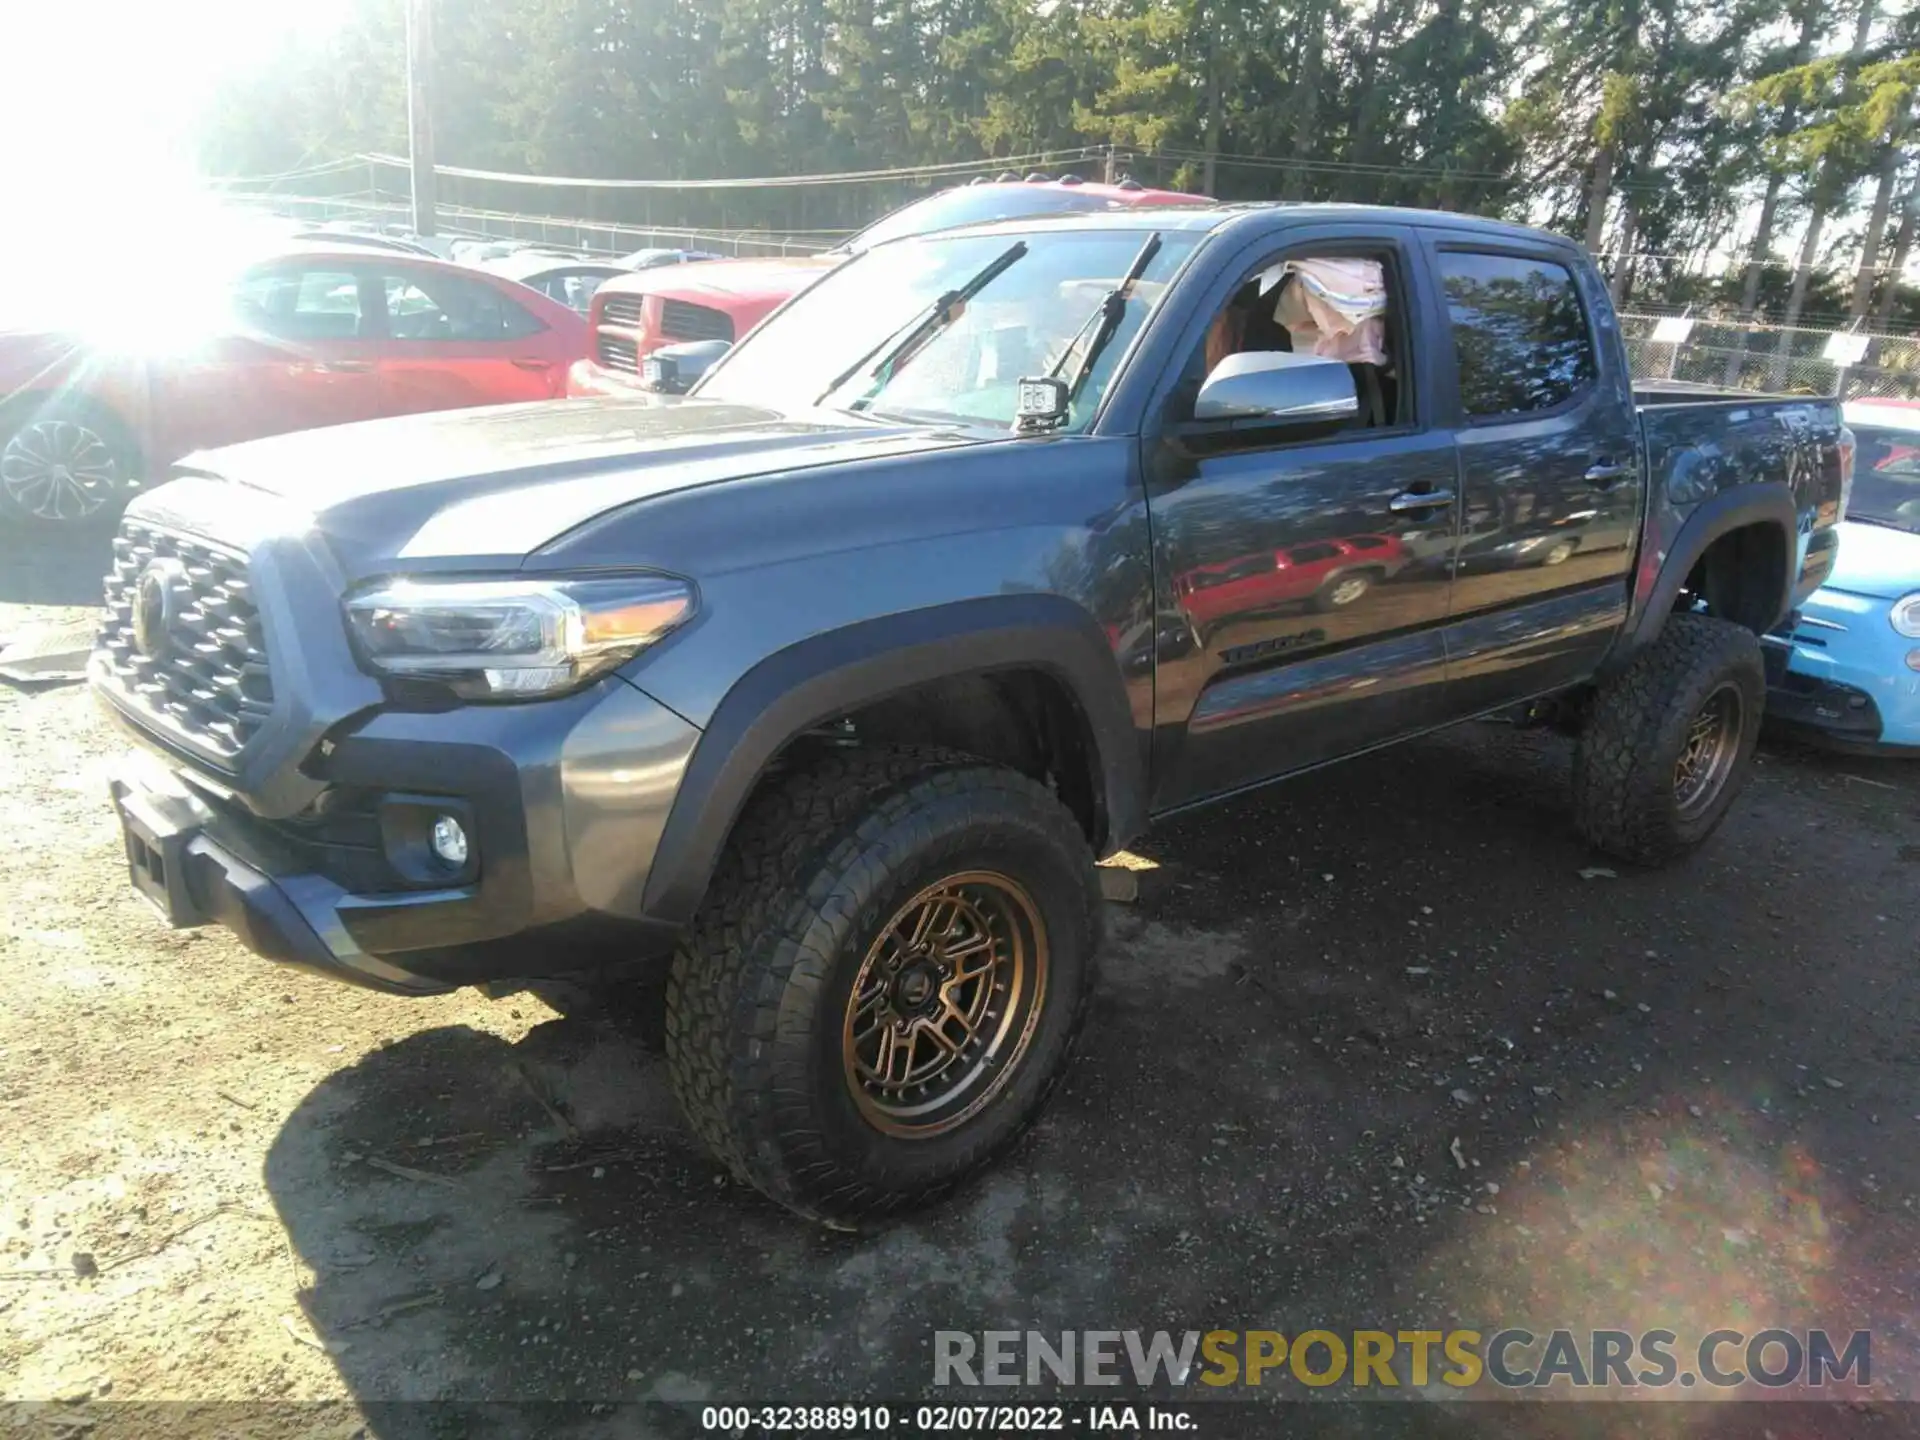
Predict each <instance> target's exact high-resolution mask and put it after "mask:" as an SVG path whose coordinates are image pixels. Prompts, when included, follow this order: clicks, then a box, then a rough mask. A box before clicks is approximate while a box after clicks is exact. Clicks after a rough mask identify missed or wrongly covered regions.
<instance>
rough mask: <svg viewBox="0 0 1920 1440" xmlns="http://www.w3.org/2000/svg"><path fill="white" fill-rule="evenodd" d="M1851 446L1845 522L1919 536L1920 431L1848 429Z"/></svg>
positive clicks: (1859, 427)
mask: <svg viewBox="0 0 1920 1440" xmlns="http://www.w3.org/2000/svg"><path fill="white" fill-rule="evenodd" d="M1849 428H1851V429H1852V431H1853V438H1854V443H1855V444H1856V445H1857V446H1858V447H1859V448H1858V449H1857V450H1855V452H1854V461H1853V500H1852V501H1851V503H1849V505H1848V506H1847V518H1848V519H1849V520H1873V521H1878V522H1879V523H1880V524H1883V525H1898V526H1900V527H1901V528H1902V529H1904V530H1912V531H1914V532H1915V533H1916V534H1920V430H1880V429H1875V428H1874V427H1872V426H1868V425H1854V426H1851V427H1849Z"/></svg>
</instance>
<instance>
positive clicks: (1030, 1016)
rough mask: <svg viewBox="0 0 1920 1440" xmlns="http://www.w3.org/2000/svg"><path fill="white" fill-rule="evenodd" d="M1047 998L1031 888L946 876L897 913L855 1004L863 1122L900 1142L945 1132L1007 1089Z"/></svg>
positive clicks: (855, 1062)
mask: <svg viewBox="0 0 1920 1440" xmlns="http://www.w3.org/2000/svg"><path fill="white" fill-rule="evenodd" d="M1046 993H1047V932H1046V927H1045V925H1044V924H1043V923H1042V921H1041V919H1040V910H1039V907H1038V906H1036V905H1035V904H1034V903H1033V897H1032V896H1031V895H1029V894H1028V893H1027V891H1026V889H1025V887H1024V886H1022V885H1021V884H1020V883H1019V882H1018V881H1015V880H1013V879H1010V878H1009V877H1007V876H1005V875H1001V874H999V873H997V872H995V871H991V870H969V871H965V872H962V873H960V874H956V875H949V876H947V877H946V878H944V879H942V880H938V881H935V882H934V883H933V884H931V885H929V886H927V887H926V888H925V889H923V890H921V891H920V892H919V893H918V894H916V895H915V896H914V897H913V898H912V899H910V900H908V901H907V902H906V904H904V905H902V906H901V907H900V908H899V909H898V910H896V911H894V913H893V915H892V917H891V918H890V919H889V920H888V921H887V923H886V924H885V925H883V926H882V927H881V929H880V934H879V936H878V937H877V938H876V939H875V940H874V942H873V944H872V945H870V946H869V947H868V948H867V953H866V956H865V957H864V958H863V959H862V960H861V962H860V971H859V973H858V974H857V975H856V976H854V981H853V990H852V992H851V993H850V994H849V995H848V997H847V1014H846V1021H845V1024H844V1025H843V1026H842V1029H841V1041H840V1056H841V1064H842V1069H843V1071H844V1073H845V1076H846V1082H847V1089H848V1091H849V1092H850V1093H851V1094H852V1096H853V1100H854V1104H855V1105H856V1106H857V1107H858V1108H859V1110H860V1114H861V1116H862V1117H863V1118H864V1119H865V1120H866V1121H867V1123H868V1124H870V1125H872V1126H873V1127H874V1128H875V1129H876V1130H879V1131H881V1132H883V1133H885V1134H888V1135H894V1136H898V1137H900V1138H902V1139H913V1140H920V1139H930V1138H932V1137H933V1136H935V1135H944V1134H946V1133H947V1132H948V1131H951V1130H953V1129H955V1128H957V1127H958V1126H961V1125H964V1124H965V1123H966V1122H967V1121H968V1120H970V1119H972V1118H973V1117H974V1116H975V1115H978V1114H979V1113H980V1112H981V1111H982V1110H983V1109H985V1108H986V1107H987V1106H988V1105H989V1104H991V1103H992V1102H993V1100H994V1099H995V1098H996V1097H997V1096H998V1095H999V1094H1000V1093H1001V1092H1002V1091H1003V1090H1005V1089H1006V1087H1007V1085H1008V1084H1009V1083H1010V1082H1011V1081H1012V1079H1013V1077H1014V1075H1015V1074H1016V1073H1017V1072H1018V1070H1019V1068H1020V1063H1021V1061H1022V1060H1024V1059H1025V1058H1026V1054H1027V1050H1028V1048H1029V1045H1030V1044H1031V1042H1032V1040H1033V1032H1034V1030H1035V1028H1036V1027H1037V1025H1038V1022H1039V1019H1040V1013H1041V1010H1042V1009H1043V1008H1044V1005H1045V1002H1046Z"/></svg>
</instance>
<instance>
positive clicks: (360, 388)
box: [0, 244, 588, 522]
mask: <svg viewBox="0 0 1920 1440" xmlns="http://www.w3.org/2000/svg"><path fill="white" fill-rule="evenodd" d="M212 270H213V273H211V274H205V275H200V276H199V278H197V279H196V280H195V281H194V282H193V283H188V282H186V281H184V280H178V279H175V278H174V277H168V276H163V275H161V274H159V273H157V272H156V271H153V270H149V271H147V272H145V273H144V274H142V275H140V276H137V277H128V281H127V286H128V289H129V295H128V297H126V298H127V300H128V303H129V304H131V305H133V306H134V307H136V311H137V313H131V314H130V313H126V312H122V313H119V314H115V313H112V307H110V306H103V305H92V306H91V307H87V308H92V309H94V310H97V311H101V312H102V314H101V315H100V317H99V322H96V323H94V324H92V325H82V326H76V327H74V328H71V329H67V328H61V329H45V330H14V331H10V332H6V333H0V396H3V397H4V399H3V400H0V511H4V512H6V513H8V514H10V515H12V516H14V517H20V516H25V517H31V518H32V519H35V520H41V521H52V522H72V521H78V520H85V519H88V518H89V517H92V516H95V515H97V514H100V513H102V512H110V511H111V510H114V509H117V508H118V506H119V504H120V503H121V502H122V501H123V500H124V499H125V498H126V497H127V496H128V494H129V493H130V492H131V491H132V490H133V489H135V488H137V486H138V484H139V482H140V481H141V479H142V478H144V477H147V476H152V475H158V474H161V473H163V472H164V470H165V468H166V467H167V466H168V465H169V464H171V463H172V462H173V461H175V460H178V459H179V458H180V457H181V456H183V455H187V454H189V453H191V452H193V451H195V450H203V449H207V448H210V447H212V446H216V445H228V444H232V443H234V442H236V441H241V440H252V439H257V438H259V437H261V436H265V435H277V434H281V433H283V432H285V431H289V430H306V429H312V428H314V427H316V426H321V425H338V424H341V423H343V422H346V421H349V420H372V419H376V418H378V417H381V416H386V415H405V414H410V413H412V412H415V411H420V410H453V409H459V408H462V407H464V406H469V405H497V404H502V403H505V402H509V401H515V400H548V399H553V398H554V397H556V396H559V395H562V394H564V393H565V390H566V371H567V366H568V365H569V364H570V363H571V362H572V361H574V360H576V359H578V358H579V357H580V356H581V355H583V354H585V353H586V350H587V339H588V332H587V325H586V321H585V320H584V319H582V318H581V317H580V316H579V315H577V314H576V313H574V312H573V311H572V310H570V309H568V308H567V307H566V306H565V305H561V304H559V303H557V302H555V301H553V300H551V299H549V298H548V297H547V296H545V295H543V294H541V293H540V292H538V291H536V290H532V289H529V288H528V287H526V286H524V285H520V284H517V283H515V282H513V281H511V280H507V279H504V278H502V277H499V276H495V275H488V274H485V273H483V272H481V271H477V270H470V269H468V268H467V267H465V266H462V265H455V264H453V263H451V262H448V261H441V260H436V259H433V258H431V257H428V256H413V255H406V254H400V253H388V252H382V251H373V250H369V249H365V248H357V247H349V246H336V245H323V244H315V245H301V246H299V247H298V248H290V249H286V250H281V251H276V252H274V253H272V254H271V255H267V256H264V257H262V256H259V255H258V254H256V255H255V256H254V257H253V258H252V259H251V260H250V261H249V262H246V263H241V264H236V265H234V266H232V267H231V268H220V267H212ZM170 284H171V288H169V285H170ZM135 287H141V288H135ZM142 317H144V318H146V319H147V320H148V321H149V322H150V323H149V324H147V325H146V326H144V327H140V328H144V329H146V330H147V331H149V332H151V333H149V334H147V335H145V336H141V335H138V334H137V333H132V332H133V331H134V327H131V326H129V325H128V324H127V323H126V322H127V321H129V320H130V319H137V318H142ZM161 322H164V323H161Z"/></svg>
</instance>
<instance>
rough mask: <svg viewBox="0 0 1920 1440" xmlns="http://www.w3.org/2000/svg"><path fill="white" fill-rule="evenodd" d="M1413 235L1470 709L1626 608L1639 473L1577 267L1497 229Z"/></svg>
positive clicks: (1580, 668)
mask: <svg viewBox="0 0 1920 1440" xmlns="http://www.w3.org/2000/svg"><path fill="white" fill-rule="evenodd" d="M1428 250H1429V256H1430V262H1431V264H1432V266H1433V271H1434V274H1435V276H1436V278H1437V280H1438V288H1439V292H1440V296H1441V300H1442V303H1443V305H1444V306H1445V312H1444V313H1445V317H1446V323H1447V326H1448V332H1449V333H1448V336H1447V337H1445V338H1444V339H1443V341H1442V343H1441V344H1439V345H1438V346H1436V347H1435V349H1436V351H1437V352H1438V354H1439V356H1440V357H1441V362H1442V363H1441V370H1442V376H1441V391H1442V395H1443V397H1444V399H1443V403H1444V404H1446V405H1447V406H1448V407H1449V409H1450V411H1451V416H1450V418H1451V419H1452V420H1453V422H1454V424H1455V425H1456V426H1457V429H1456V431H1455V434H1456V444H1457V446H1458V450H1459V456H1460V477H1461V532H1460V533H1461V540H1460V547H1459V552H1458V557H1457V560H1456V562H1455V573H1454V579H1453V590H1452V611H1451V616H1450V620H1449V624H1448V627H1447V631H1446V638H1447V651H1448V664H1449V671H1448V673H1449V676H1450V680H1451V684H1450V686H1449V695H1448V701H1449V704H1450V705H1451V706H1452V707H1453V708H1454V710H1455V712H1456V713H1457V714H1460V715H1471V714H1476V713H1478V712H1480V711H1482V710H1486V709H1488V708H1491V707H1495V706H1498V705H1501V704H1504V703H1507V702H1509V701H1513V700H1518V699H1522V698H1525V697H1527V696H1530V695H1533V694H1537V693H1540V692H1543V691H1547V690H1552V689H1555V688H1558V687H1559V686H1562V685H1565V684H1570V683H1573V682H1575V681H1578V680H1580V679H1583V678H1585V677H1586V676H1587V675H1588V674H1590V673H1591V672H1592V669H1593V667H1594V666H1595V665H1596V664H1597V663H1598V662H1599V660H1600V657H1601V655H1602V654H1603V653H1604V651H1605V650H1606V648H1607V645H1608V643H1609V642H1610V641H1611V640H1612V638H1613V634H1614V631H1615V629H1616V628H1617V626H1618V625H1619V624H1620V623H1621V620H1622V619H1623V617H1624V616H1625V614H1626V609H1627V601H1628V592H1629V581H1630V579H1631V570H1632V567H1633V563H1634V541H1635V538H1636V536H1637V534H1638V528H1637V527H1638V521H1639V515H1640V506H1641V497H1642V491H1643V488H1644V479H1643V476H1642V475H1641V472H1640V455H1639V445H1638V432H1637V426H1636V421H1635V418H1634V408H1633V397H1632V393H1631V388H1630V384H1629V381H1628V377H1627V375H1626V370H1625V366H1624V364H1622V363H1621V358H1620V357H1621V351H1620V348H1619V344H1618V341H1617V338H1616V337H1615V335H1614V331H1613V325H1612V310H1611V308H1610V307H1609V306H1608V304H1607V300H1606V296H1605V295H1604V294H1603V293H1600V289H1599V284H1598V278H1597V276H1596V275H1595V274H1594V272H1593V270H1592V268H1591V267H1590V266H1586V265H1582V264H1579V263H1578V262H1576V261H1575V260H1574V259H1573V257H1571V256H1569V255H1568V254H1566V253H1565V252H1563V251H1561V250H1559V249H1558V248H1556V247H1554V246H1553V245H1551V244H1550V243H1544V242H1543V243H1541V244H1539V245H1533V244H1529V243H1528V242H1526V241H1525V240H1523V239H1509V238H1508V237H1506V236H1500V237H1491V236H1480V235H1472V234H1468V233H1465V232H1462V233H1459V234H1458V235H1456V234H1452V233H1448V232H1441V233H1439V234H1435V235H1431V236H1430V237H1429V240H1428Z"/></svg>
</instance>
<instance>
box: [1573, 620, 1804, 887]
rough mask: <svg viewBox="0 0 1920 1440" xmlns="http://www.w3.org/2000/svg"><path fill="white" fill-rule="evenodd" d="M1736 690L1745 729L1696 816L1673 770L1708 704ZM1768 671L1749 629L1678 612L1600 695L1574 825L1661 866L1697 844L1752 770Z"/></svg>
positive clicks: (1586, 733)
mask: <svg viewBox="0 0 1920 1440" xmlns="http://www.w3.org/2000/svg"><path fill="white" fill-rule="evenodd" d="M1729 686H1730V687H1731V688H1732V692H1733V693H1734V694H1735V695H1737V697H1738V703H1739V706H1740V711H1741V724H1740V731H1739V734H1738V738H1737V742H1736V743H1735V748H1734V750H1733V752H1732V755H1731V760H1730V768H1729V769H1728V770H1727V772H1726V773H1725V775H1724V778H1723V779H1721V780H1720V782H1719V785H1718V789H1717V791H1716V792H1715V793H1713V794H1712V795H1711V796H1710V797H1707V798H1706V800H1705V801H1704V803H1703V804H1702V805H1701V806H1700V808H1698V809H1697V810H1696V811H1694V812H1693V813H1688V812H1687V811H1686V810H1685V809H1684V808H1683V807H1682V805H1681V803H1680V801H1679V798H1678V796H1677V793H1676V787H1675V769H1676V767H1677V766H1678V765H1679V763H1680V758H1681V755H1682V752H1683V750H1684V749H1685V747H1686V745H1687V739H1688V733H1689V730H1690V728H1691V727H1692V725H1693V723H1694V721H1695V719H1696V717H1698V716H1699V715H1700V714H1701V712H1702V708H1703V706H1705V705H1706V704H1707V703H1708V701H1709V699H1710V698H1712V697H1714V696H1716V694H1719V693H1721V692H1723V690H1724V688H1725V687H1729ZM1765 703H1766V672H1765V669H1764V667H1763V665H1762V663H1761V659H1760V643H1759V641H1758V639H1756V638H1755V636H1754V635H1753V632H1751V631H1750V630H1747V629H1745V628H1744V627H1742V626H1739V625H1735V624H1732V623H1731V622H1729V621H1726V620H1716V619H1713V618H1711V617H1710V616H1706V615H1674V616H1672V617H1670V618H1669V619H1668V620H1667V623H1666V626H1665V628H1664V629H1663V630H1662V631H1661V633H1660V638H1659V639H1658V640H1656V641H1655V642H1654V643H1653V644H1652V645H1650V646H1648V647H1647V649H1646V650H1645V651H1643V652H1642V653H1641V654H1640V655H1638V656H1636V657H1635V658H1634V660H1633V661H1632V663H1630V664H1629V665H1628V666H1627V668H1626V669H1625V670H1624V671H1622V672H1621V673H1620V674H1619V675H1617V676H1615V677H1613V678H1612V679H1611V680H1610V681H1607V682H1604V683H1603V684H1602V685H1601V686H1600V687H1599V688H1598V690H1597V691H1596V693H1595V694H1594V697H1593V703H1592V705H1591V706H1590V708H1589V710H1588V713H1587V719H1586V726H1585V728H1584V729H1583V731H1582V732H1581V735H1580V741H1579V745H1578V748H1577V749H1576V750H1575V752H1574V763H1573V807H1574V823H1575V824H1576V826H1577V827H1578V828H1579V831H1580V833H1581V835H1583V836H1584V837H1585V838H1586V839H1587V841H1588V842H1589V843H1590V844H1592V845H1594V846H1595V847H1596V848H1598V849H1600V850H1604V851H1606V852H1607V853H1608V854H1610V855H1615V856H1618V857H1619V858H1621V859H1623V860H1629V861H1632V862H1634V863H1635V864H1640V865H1661V864H1665V863H1666V862H1668V861H1670V860H1674V859H1676V858H1678V857H1679V856H1681V855H1683V854H1685V853H1686V852H1687V851H1689V850H1691V849H1693V848H1694V847H1695V846H1697V845H1699V844H1700V843H1701V842H1702V841H1703V840H1705V839H1706V838H1707V836H1709V835H1710V834H1712V833H1713V831H1714V828H1715V827H1716V826H1718V825H1719V823H1720V821H1721V820H1722V819H1723V818H1725V816H1726V813H1727V809H1728V807H1729V806H1730V805H1732V803H1733V800H1734V797H1735V796H1736V795H1738V794H1739V792H1740V788H1741V786H1743V785H1744V784H1745V783H1746V780H1747V777H1748V775H1749V774H1750V773H1751V771H1752V768H1753V747H1754V743H1755V741H1756V740H1757V739H1758V737H1759V733H1760V719H1761V714H1762V711H1763V708H1764V706H1765Z"/></svg>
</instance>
